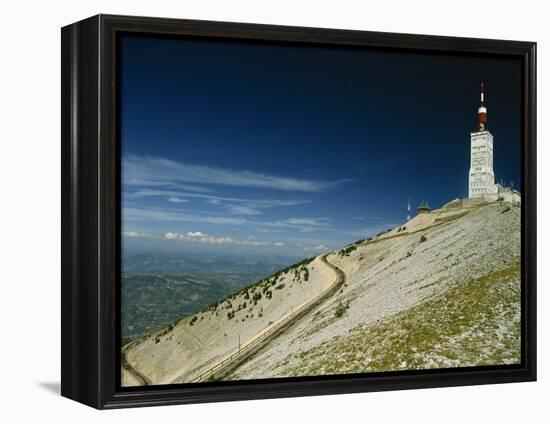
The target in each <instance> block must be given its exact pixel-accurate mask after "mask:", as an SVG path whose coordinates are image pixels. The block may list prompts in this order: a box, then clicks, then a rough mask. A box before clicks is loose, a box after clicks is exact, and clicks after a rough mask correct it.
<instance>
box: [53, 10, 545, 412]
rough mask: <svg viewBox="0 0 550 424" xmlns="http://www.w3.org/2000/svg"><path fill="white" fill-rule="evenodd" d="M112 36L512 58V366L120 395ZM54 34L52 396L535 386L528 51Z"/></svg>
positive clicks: (357, 34)
mask: <svg viewBox="0 0 550 424" xmlns="http://www.w3.org/2000/svg"><path fill="white" fill-rule="evenodd" d="M123 33H141V34H146V35H150V36H158V37H166V36H169V37H189V36H192V37H206V38H216V39H219V38H229V39H238V40H253V41H258V42H266V43H270V42H277V43H302V44H315V45H321V46H322V45H327V46H328V45H332V46H334V45H337V46H348V47H353V48H362V47H366V48H370V49H384V50H393V51H404V52H406V51H428V52H433V53H445V54H455V55H461V54H469V55H489V56H506V57H516V58H520V59H521V61H522V71H523V75H522V77H523V78H522V94H523V104H522V110H523V120H522V131H523V133H522V138H523V139H522V169H523V171H522V187H523V193H522V215H521V223H522V239H521V243H522V260H521V269H522V359H523V360H522V364H521V365H520V366H515V367H509V366H502V367H475V368H472V369H450V370H449V369H447V370H441V369H439V370H426V371H410V372H389V373H377V374H368V375H367V374H361V375H342V376H327V377H311V378H310V377H303V378H292V379H270V380H262V381H259V380H255V381H254V380H253V381H236V382H214V383H195V384H187V385H168V386H165V387H161V386H152V387H136V388H131V389H130V388H125V389H122V388H121V387H120V372H119V370H120V366H121V359H120V348H119V346H120V338H119V328H118V323H119V318H120V317H119V309H120V308H119V286H120V284H119V274H120V272H119V270H120V237H119V235H120V188H121V187H120V144H119V142H118V136H119V134H118V127H117V116H118V113H119V108H118V99H117V85H118V83H119V81H118V68H117V40H118V39H119V36H120V34H123ZM61 35H62V37H61V46H62V61H61V69H62V75H61V77H62V92H61V99H62V109H61V116H62V124H61V125H62V126H61V136H62V137H61V144H62V172H61V181H62V205H61V206H62V220H61V227H62V264H61V268H62V281H61V295H62V311H61V312H62V323H61V329H62V346H61V347H62V349H61V351H62V357H61V364H62V367H61V368H62V375H61V394H62V395H63V396H65V397H68V398H71V399H74V400H76V401H78V402H82V403H84V404H86V405H89V406H92V407H94V408H99V409H104V408H121V407H135V406H147V405H169V404H181V403H196V402H214V401H229V400H243V399H261V398H277V397H290V396H306V395H324V394H336V393H352V392H365V391H381V390H397V389H414V388H427V387H444V386H460V385H475V384H494V383H508V382H524V381H534V380H536V353H537V352H536V43H533V42H522V41H501V40H486V39H472V38H457V37H440V36H426V35H410V34H390V33H381V32H363V31H349V30H333V29H318V28H301V27H286V26H273V25H256V24H241V23H226V22H208V21H196V20H179V19H161V18H144V17H129V16H113V15H97V16H94V17H91V18H88V19H85V20H83V21H80V22H77V23H74V24H72V25H69V26H66V27H64V28H63V29H62V32H61Z"/></svg>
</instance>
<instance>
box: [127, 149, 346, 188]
mask: <svg viewBox="0 0 550 424" xmlns="http://www.w3.org/2000/svg"><path fill="white" fill-rule="evenodd" d="M123 181H124V184H125V185H127V186H143V187H145V186H148V187H159V186H166V185H173V184H186V183H191V184H209V185H222V186H223V185H225V186H236V187H253V188H269V189H276V190H286V191H301V192H318V191H322V190H326V189H330V188H333V187H337V186H339V185H341V184H343V183H346V182H350V181H352V180H349V179H340V180H334V181H324V180H312V179H302V178H294V177H289V176H280V175H272V174H264V173H258V172H254V171H249V170H234V169H227V168H220V167H211V166H205V165H197V164H190V163H182V162H177V161H174V160H171V159H166V158H162V157H154V156H138V155H125V156H124V167H123ZM188 187H192V190H191V189H189V188H188V189H187V190H189V191H200V187H196V186H194V185H192V186H188Z"/></svg>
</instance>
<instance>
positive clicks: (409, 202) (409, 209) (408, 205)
mask: <svg viewBox="0 0 550 424" xmlns="http://www.w3.org/2000/svg"><path fill="white" fill-rule="evenodd" d="M410 220H411V198H410V197H409V201H408V203H407V222H409V221H410Z"/></svg>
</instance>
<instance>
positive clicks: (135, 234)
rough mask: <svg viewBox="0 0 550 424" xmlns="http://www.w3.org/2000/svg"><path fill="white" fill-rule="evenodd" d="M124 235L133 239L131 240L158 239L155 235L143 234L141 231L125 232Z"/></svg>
mask: <svg viewBox="0 0 550 424" xmlns="http://www.w3.org/2000/svg"><path fill="white" fill-rule="evenodd" d="M122 235H123V236H124V237H131V238H148V239H153V238H158V236H156V235H154V234H151V233H143V232H139V231H123V232H122Z"/></svg>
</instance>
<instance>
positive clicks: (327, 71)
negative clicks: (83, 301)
mask: <svg viewBox="0 0 550 424" xmlns="http://www.w3.org/2000/svg"><path fill="white" fill-rule="evenodd" d="M119 49H120V52H119V53H120V66H121V69H120V86H121V89H120V93H119V94H120V124H121V134H120V137H121V146H122V151H121V158H122V164H121V189H122V193H121V203H122V205H121V206H122V209H121V213H122V216H121V223H122V233H121V249H122V251H121V257H122V259H121V260H122V263H121V269H122V271H121V278H120V284H121V287H120V292H121V299H120V302H121V305H120V307H121V322H120V333H121V370H120V372H121V384H122V386H124V387H130V386H143V385H166V384H178V383H198V382H208V381H223V380H251V379H266V378H280V377H304V376H325V375H335V374H349V373H372V372H392V371H411V370H420V369H445V368H463V367H476V366H487V365H489V366H502V365H513V364H519V363H520V362H521V349H520V341H521V331H520V323H521V310H520V298H521V273H520V253H521V242H520V235H521V191H522V187H521V178H520V176H521V63H520V62H519V60H515V59H505V58H502V57H500V58H493V57H481V56H463V55H443V54H437V55H435V54H430V53H419V52H414V53H413V52H410V53H407V52H403V51H389V50H388V51H380V50H368V49H350V48H339V47H328V46H318V47H315V46H312V45H308V46H305V45H292V44H281V45H278V44H273V43H271V44H261V43H251V42H243V41H223V40H219V41H216V40H212V39H209V40H205V39H193V38H187V39H170V38H153V37H150V38H147V37H138V36H126V37H124V38H123V39H122V40H121V43H120V46H119Z"/></svg>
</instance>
